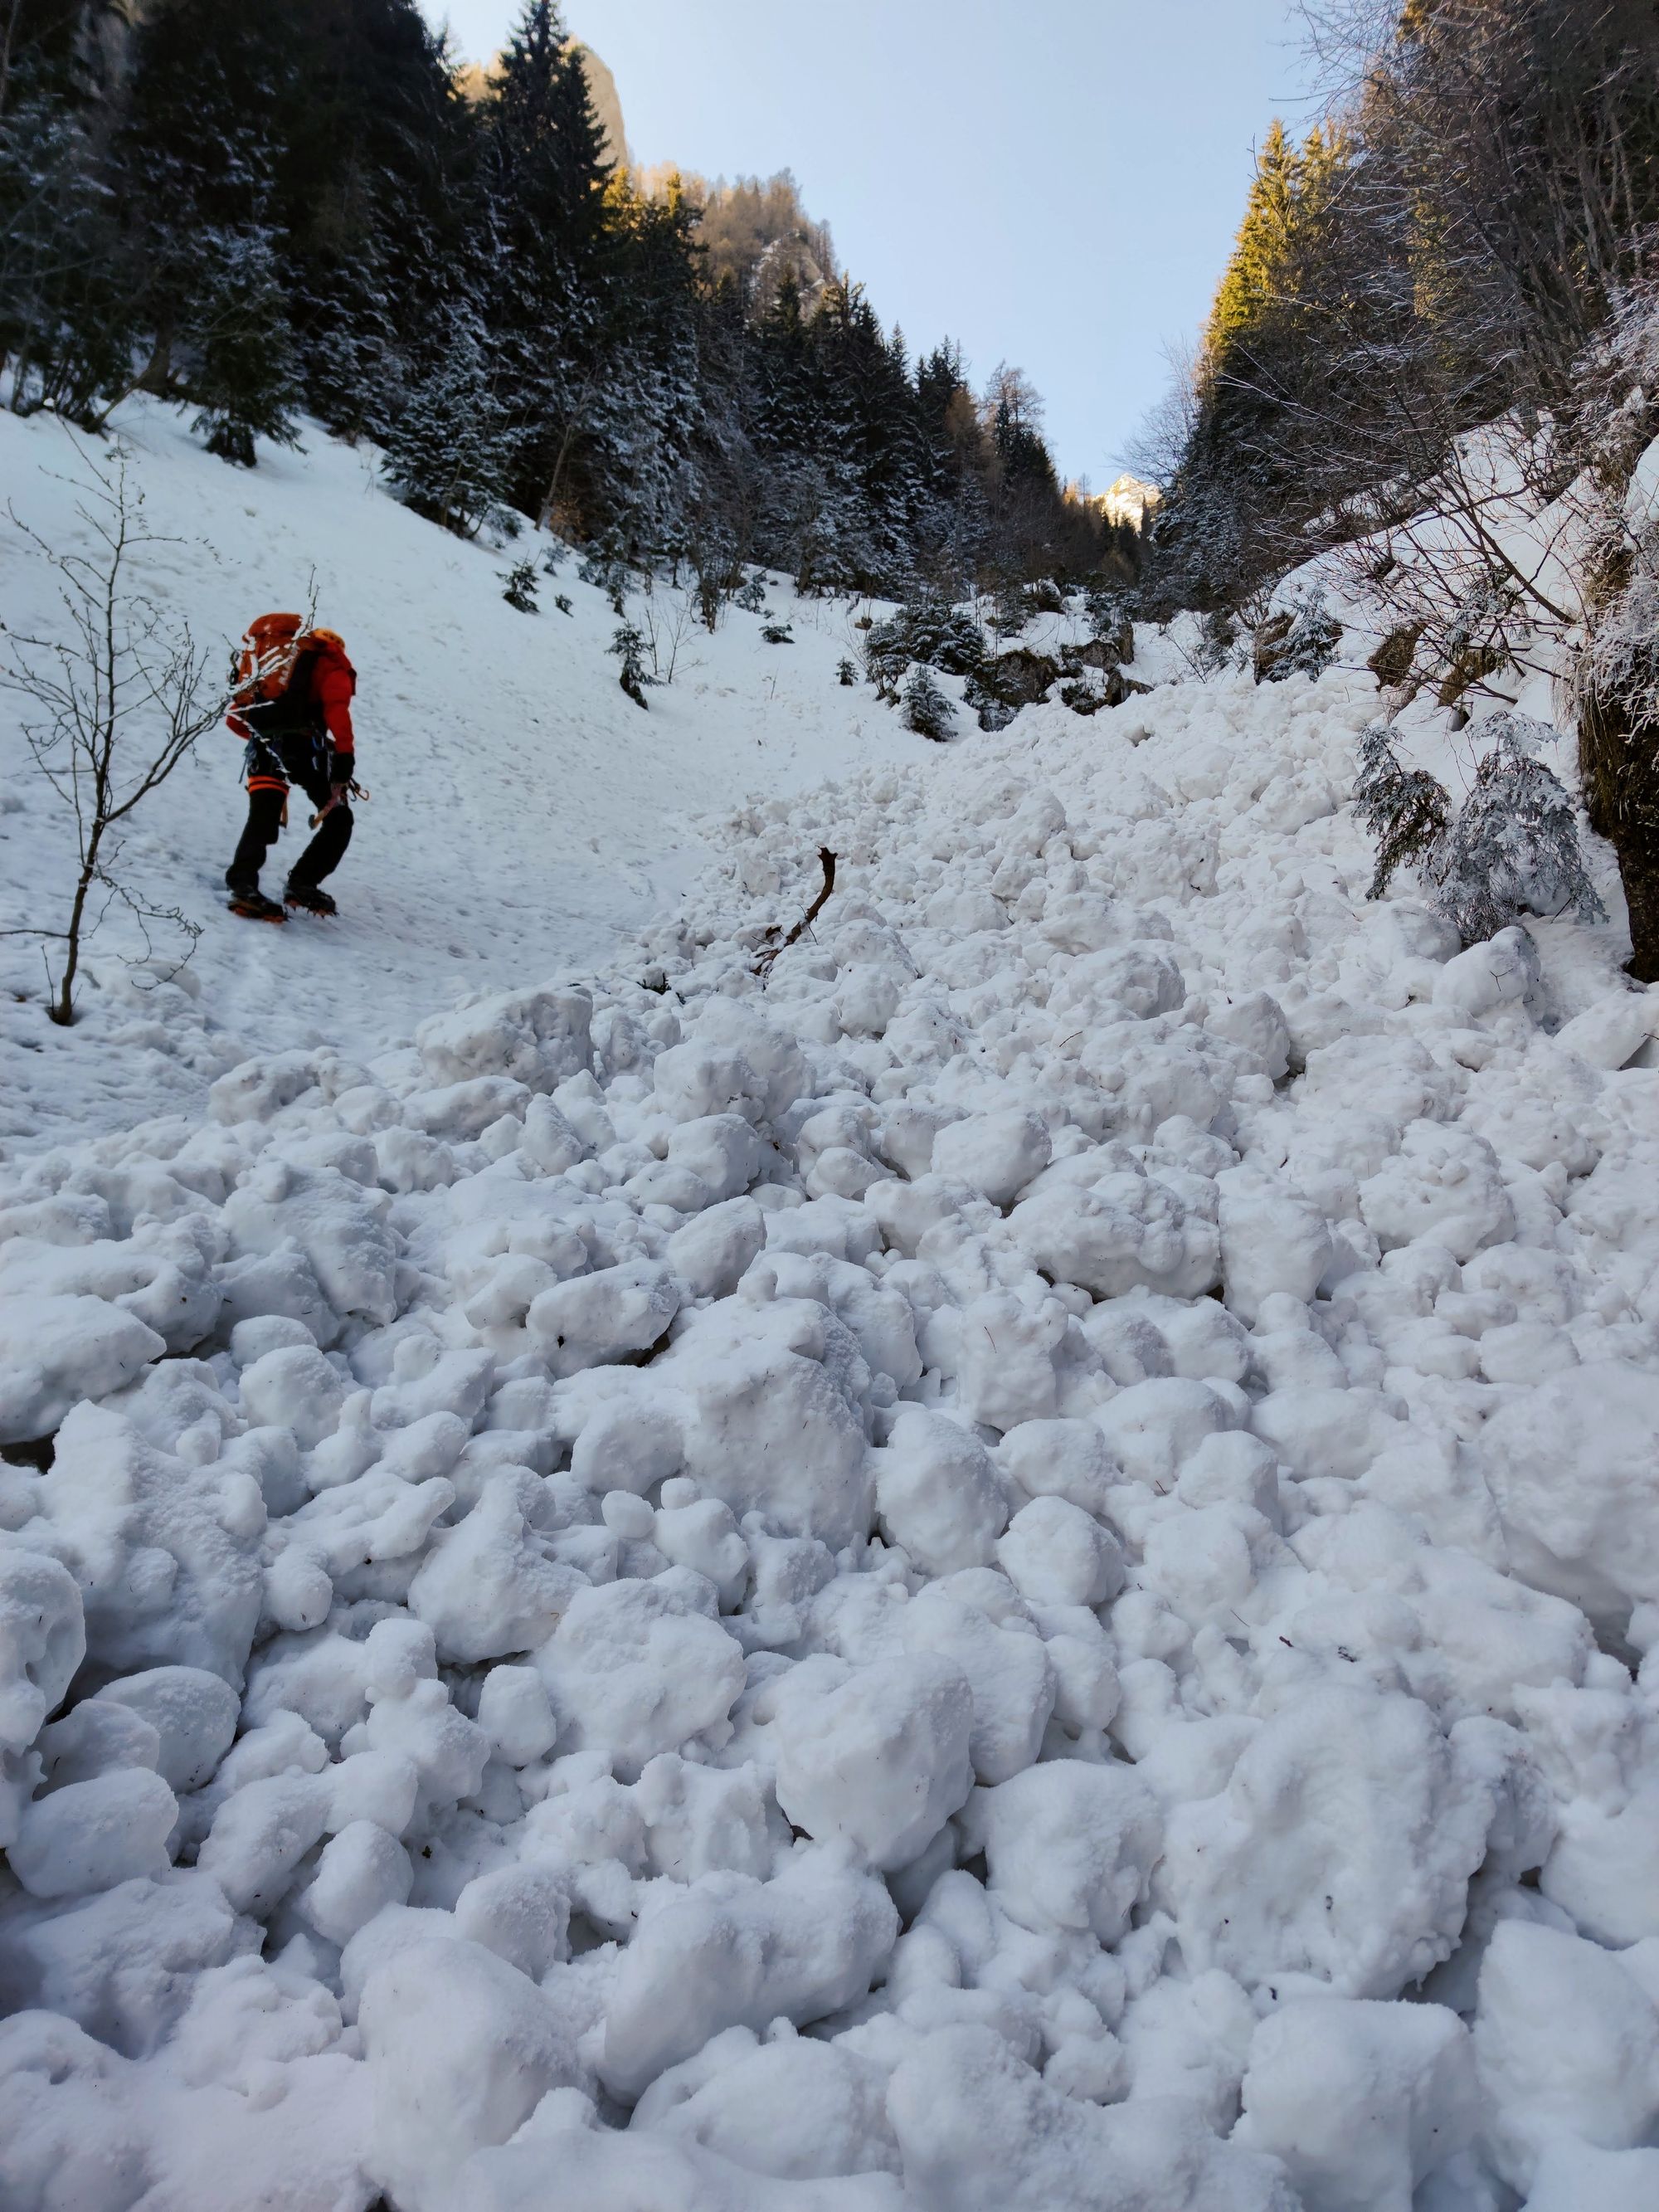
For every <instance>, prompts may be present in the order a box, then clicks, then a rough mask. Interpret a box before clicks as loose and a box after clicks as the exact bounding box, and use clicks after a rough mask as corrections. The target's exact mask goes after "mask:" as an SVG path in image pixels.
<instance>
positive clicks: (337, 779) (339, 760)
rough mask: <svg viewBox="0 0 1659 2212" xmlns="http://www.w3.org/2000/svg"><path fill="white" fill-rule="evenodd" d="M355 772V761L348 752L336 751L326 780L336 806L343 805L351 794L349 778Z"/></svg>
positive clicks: (350, 778)
mask: <svg viewBox="0 0 1659 2212" xmlns="http://www.w3.org/2000/svg"><path fill="white" fill-rule="evenodd" d="M356 772H357V763H356V759H355V757H353V756H352V755H351V754H350V753H336V754H335V756H334V758H333V761H332V763H331V765H330V768H329V772H328V780H329V785H330V787H331V790H332V792H333V794H334V803H335V805H337V806H338V805H344V803H345V801H346V800H347V799H349V798H350V796H351V780H352V778H353V776H354V775H356Z"/></svg>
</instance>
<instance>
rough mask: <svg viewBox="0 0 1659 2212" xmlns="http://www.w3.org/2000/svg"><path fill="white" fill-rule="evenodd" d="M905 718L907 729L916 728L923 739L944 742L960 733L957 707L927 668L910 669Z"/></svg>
mask: <svg viewBox="0 0 1659 2212" xmlns="http://www.w3.org/2000/svg"><path fill="white" fill-rule="evenodd" d="M901 719H902V721H903V724H904V726H905V728H906V729H907V730H914V731H915V733H916V735H917V736H918V737H919V738H933V742H934V743H935V744H944V742H945V739H946V738H952V737H954V736H955V735H956V730H957V717H956V710H955V708H953V707H952V706H951V702H950V701H949V700H948V699H947V698H946V697H945V694H944V692H943V691H941V690H939V685H938V684H935V683H934V681H933V678H932V676H931V675H929V673H928V671H927V669H926V668H923V667H921V666H917V667H915V668H914V669H912V670H911V671H910V680H909V682H908V684H906V685H905V687H904V690H903V693H902V700H901Z"/></svg>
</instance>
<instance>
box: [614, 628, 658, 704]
mask: <svg viewBox="0 0 1659 2212" xmlns="http://www.w3.org/2000/svg"><path fill="white" fill-rule="evenodd" d="M610 649H611V652H612V653H615V654H616V656H617V661H618V663H619V664H620V665H619V667H618V670H617V683H618V684H621V686H622V688H623V690H624V691H626V692H627V694H628V696H629V698H630V699H631V700H632V701H633V702H634V704H635V706H636V707H645V708H647V709H648V708H649V703H650V702H648V701H647V698H646V696H645V687H646V685H647V683H648V682H649V681H650V678H648V677H647V674H646V672H645V639H644V637H643V635H641V632H640V631H639V630H637V629H635V627H634V625H633V623H623V624H622V626H621V628H620V629H618V630H617V633H616V635H614V636H613V637H612V639H611V647H610Z"/></svg>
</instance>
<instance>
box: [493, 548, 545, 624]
mask: <svg viewBox="0 0 1659 2212" xmlns="http://www.w3.org/2000/svg"><path fill="white" fill-rule="evenodd" d="M539 581H540V578H539V577H538V574H537V571H536V564H535V562H533V561H515V562H513V566H512V567H511V568H509V569H508V570H507V589H506V590H505V591H504V592H502V593H501V597H502V598H503V599H505V600H506V601H507V605H508V606H510V607H516V608H517V609H518V611H519V612H520V614H521V615H533V614H535V613H537V612H538V608H537V605H536V587H537V586H538V583H539Z"/></svg>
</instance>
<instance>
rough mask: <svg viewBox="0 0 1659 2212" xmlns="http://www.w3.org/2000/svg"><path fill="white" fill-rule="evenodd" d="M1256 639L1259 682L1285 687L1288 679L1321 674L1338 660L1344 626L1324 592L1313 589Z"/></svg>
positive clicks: (1297, 599) (1301, 596)
mask: <svg viewBox="0 0 1659 2212" xmlns="http://www.w3.org/2000/svg"><path fill="white" fill-rule="evenodd" d="M1287 618H1288V619H1287ZM1281 624H1282V625H1283V627H1282V628H1281V627H1280V625H1281ZM1257 640H1258V643H1257V653H1256V671H1257V672H1256V681H1257V683H1258V684H1282V683H1283V682H1284V681H1285V678H1286V677H1287V676H1313V677H1317V676H1321V675H1322V674H1323V673H1324V671H1325V670H1326V669H1328V667H1329V666H1330V665H1331V663H1332V661H1334V659H1335V658H1336V652H1337V647H1339V646H1340V644H1341V642H1342V625H1341V623H1340V622H1339V621H1338V620H1337V618H1336V617H1335V616H1334V614H1333V613H1332V612H1331V611H1330V608H1329V607H1328V605H1327V604H1326V599H1325V594H1324V592H1322V591H1321V590H1320V589H1319V588H1318V586H1310V587H1309V588H1308V589H1307V590H1305V591H1302V592H1297V594H1296V596H1295V597H1294V598H1293V599H1291V602H1290V605H1288V606H1287V607H1285V609H1284V610H1283V611H1282V612H1281V613H1280V614H1279V616H1278V617H1276V618H1275V619H1274V620H1273V621H1272V622H1271V623H1267V624H1264V625H1263V628H1262V629H1261V630H1260V631H1258V632H1257Z"/></svg>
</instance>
